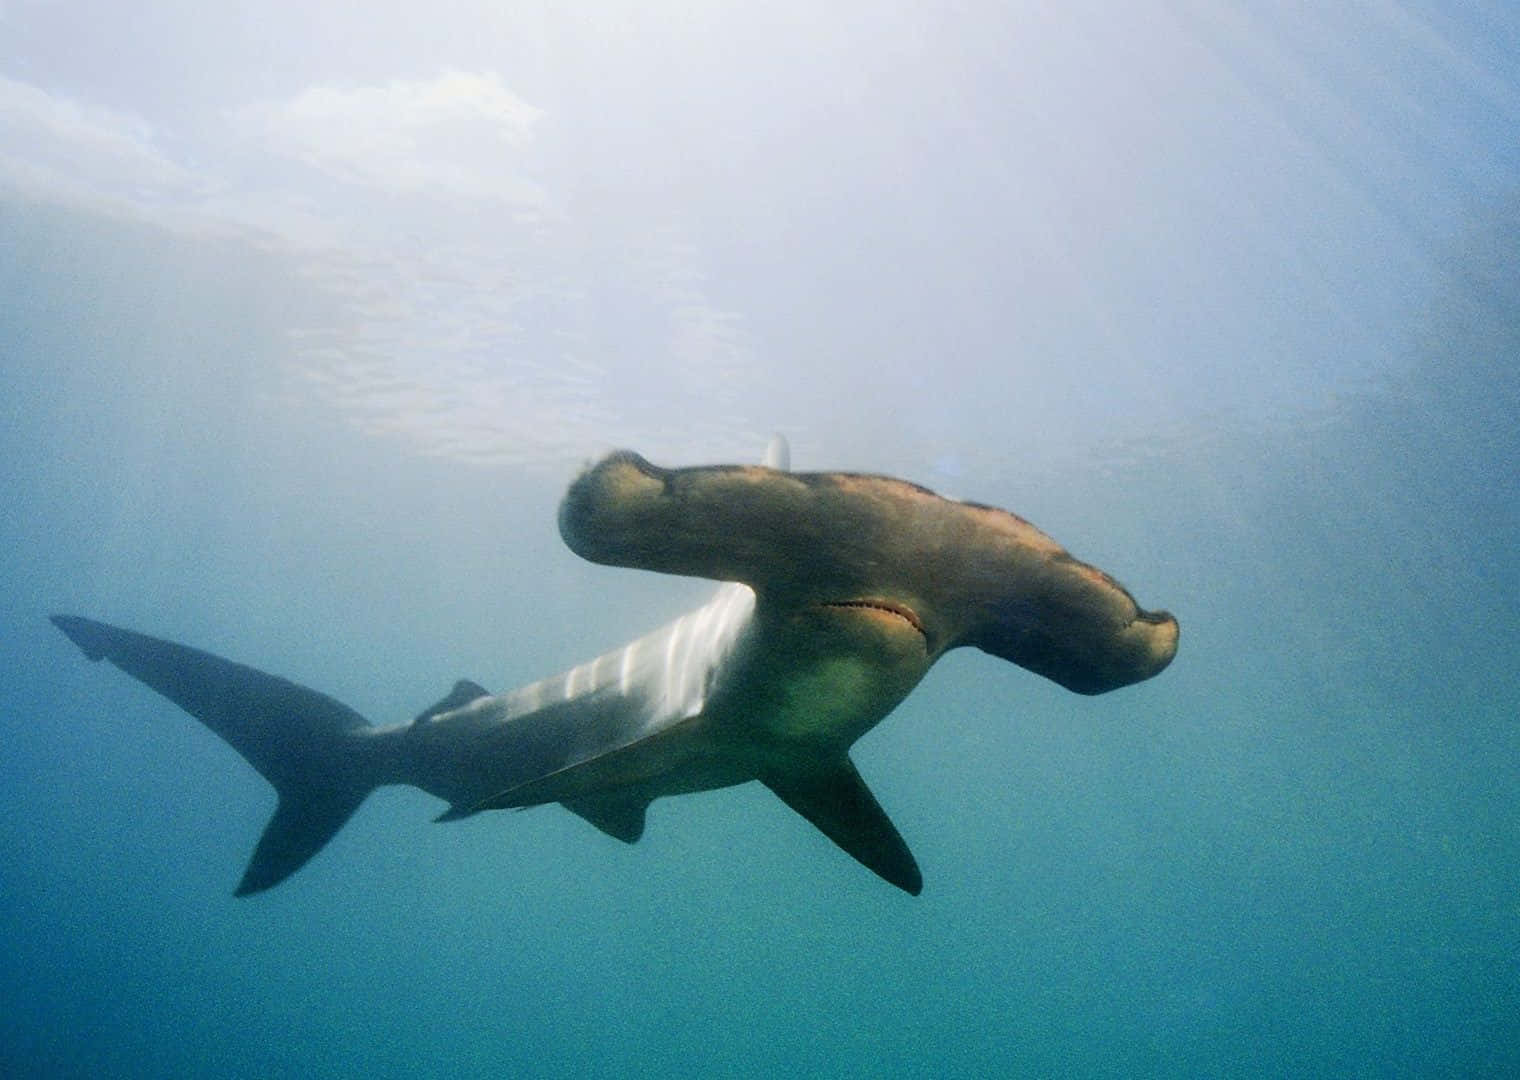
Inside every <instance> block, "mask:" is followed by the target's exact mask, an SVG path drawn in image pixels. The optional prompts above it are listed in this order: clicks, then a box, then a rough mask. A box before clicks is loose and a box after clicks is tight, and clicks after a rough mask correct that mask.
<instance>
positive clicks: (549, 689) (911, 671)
mask: <svg viewBox="0 0 1520 1080" xmlns="http://www.w3.org/2000/svg"><path fill="white" fill-rule="evenodd" d="M559 524H560V532H561V535H562V536H563V537H564V539H565V541H566V543H567V544H568V545H569V546H570V547H571V549H572V550H574V551H576V552H577V553H578V554H580V555H582V556H584V557H586V558H588V559H591V560H592V561H595V562H601V563H606V564H611V565H618V566H629V567H641V568H644V569H651V570H658V571H663V572H666V573H674V574H686V575H694V576H701V577H708V578H713V579H717V580H719V581H722V582H724V584H722V585H721V586H720V587H719V589H718V591H717V593H716V595H715V596H714V597H713V598H712V600H711V601H710V602H709V603H707V604H706V605H704V606H703V607H701V608H698V609H697V610H696V611H693V612H691V613H689V614H687V615H685V616H683V617H681V618H680V619H678V620H676V621H675V622H673V623H670V624H668V625H666V626H664V627H662V628H660V629H658V630H656V631H654V632H652V633H650V634H648V635H646V636H644V637H641V638H639V639H637V640H635V641H633V642H631V643H629V644H628V645H625V646H624V647H622V648H621V649H618V650H616V651H614V652H611V653H607V654H605V655H603V656H600V657H597V658H596V659H594V660H591V661H589V662H587V663H585V664H581V665H579V666H578V667H575V668H573V669H571V670H570V671H567V672H565V673H563V674H560V675H557V676H554V677H552V678H549V679H545V680H543V681H541V682H537V683H533V684H531V685H528V686H524V687H522V688H520V689H517V690H513V691H511V692H509V693H505V694H497V695H493V694H490V693H488V692H487V691H486V690H485V689H484V688H482V687H480V686H478V685H477V684H475V683H473V682H469V681H467V680H461V681H460V682H458V683H456V684H455V686H454V688H453V689H452V690H451V691H450V692H449V694H448V695H447V696H445V697H444V699H443V700H442V701H440V702H438V703H437V704H436V705H434V706H432V707H431V708H429V709H426V710H424V711H423V712H422V713H421V714H420V715H419V716H417V717H416V718H415V719H413V720H411V721H409V722H405V723H401V724H394V725H390V726H372V725H370V724H369V723H368V722H367V721H366V720H365V719H364V718H363V717H361V716H359V715H358V714H357V713H355V712H354V711H353V710H351V709H349V708H347V707H346V706H344V705H342V704H341V703H340V702H337V701H335V700H334V699H332V698H330V697H327V696H326V695H324V694H321V693H318V692H317V691H314V690H310V689H307V688H305V687H301V686H298V685H296V684H294V683H291V682H288V681H287V680H284V679H281V678H279V677H277V676H274V675H269V674H266V673H264V672H261V671H258V670H256V669H254V668H250V667H246V666H244V665H242V664H238V663H235V662H233V661H230V660H226V659H223V658H221V657H218V656H214V655H212V654H210V653H205V652H202V651H200V650H197V649H192V648H190V647H188V646H185V645H179V644H176V643H174V642H169V641H163V640H161V639H158V638H153V637H149V636H147V635H144V634H139V633H136V632H134V631H131V630H125V629H122V628H119V627H114V626H110V625H108V624H105V623H100V622H95V621H93V620H89V619H84V618H81V617H78V616H72V615H55V616H53V622H54V623H55V624H56V625H57V626H58V627H59V628H60V629H61V630H62V631H63V632H64V633H65V634H67V635H68V636H69V638H70V639H71V640H72V641H73V642H74V643H75V644H76V645H77V646H79V648H80V649H81V650H82V651H83V652H84V653H85V655H86V656H87V657H89V658H90V659H92V660H98V659H107V660H109V661H111V662H112V663H113V664H115V665H116V666H117V667H119V668H121V669H122V670H123V671H125V672H127V673H128V674H129V675H132V676H133V677H134V678H137V679H138V680H140V681H142V682H143V683H145V684H147V685H148V686H150V687H151V688H153V689H154V690H156V691H158V692H159V693H161V694H163V695H164V696H165V697H167V698H169V699H170V700H171V701H173V702H175V703H176V704H178V705H180V706H181V707H182V708H184V709H185V710H186V711H187V712H189V713H190V714H191V715H193V716H195V717H196V718H197V719H199V720H201V721H202V722H203V723H205V724H206V725H207V726H208V727H210V728H211V729H212V730H213V731H215V732H216V733H217V734H218V735H220V736H221V737H222V738H223V739H225V740H226V741H227V742H228V743H229V744H231V745H232V746H233V748H234V749H236V750H237V751H238V752H239V753H240V754H242V755H243V757H244V758H245V759H247V760H248V762H249V763H250V764H252V765H253V766H254V767H255V768H256V769H258V771H259V772H260V773H262V774H263V775H264V776H265V778H266V779H268V780H269V781H270V783H271V784H272V785H273V786H274V788H275V790H276V792H277V793H278V796H279V802H278V805H277V807H276V809H275V813H274V816H273V817H272V818H271V820H270V822H269V824H268V826H266V828H265V831H264V834H263V836H262V838H261V839H260V841H259V844H258V846H257V848H256V849H255V852H254V855H253V858H252V860H251V861H250V863H249V865H248V868H247V870H246V872H245V874H244V876H243V879H242V881H241V882H240V884H239V885H238V888H237V895H248V894H252V893H257V892H260V891H262V890H265V889H268V888H271V887H272V886H274V885H277V884H279V883H280V882H281V881H284V880H285V879H286V878H287V877H289V876H290V875H291V874H292V873H294V872H295V871H296V870H298V869H299V868H300V867H301V866H302V865H304V864H305V863H306V862H307V860H309V859H310V858H311V857H312V856H313V855H315V854H316V853H317V852H318V851H319V850H320V849H321V848H322V846H323V845H324V844H326V842H327V841H328V840H329V839H330V838H331V837H332V836H333V835H334V834H335V833H336V832H337V831H338V829H340V828H341V827H342V826H343V824H344V822H346V821H347V820H348V818H349V817H350V816H351V815H352V814H353V813H354V811H355V810H357V809H358V807H359V805H360V803H362V802H363V800H364V798H365V796H366V795H367V794H368V793H369V792H370V791H371V790H373V789H374V788H376V787H378V786H381V785H385V784H410V785H413V786H415V787H418V788H421V789H422V790H424V791H427V792H429V793H430V794H433V795H435V796H437V797H439V798H441V799H443V800H445V801H446V802H447V803H448V804H449V809H448V810H447V811H446V812H445V813H444V814H443V815H442V816H441V818H440V820H452V819H457V818H461V817H465V816H468V815H471V814H474V813H477V812H479V811H482V810H488V809H500V808H508V807H528V806H537V805H542V804H547V803H556V802H557V803H560V804H562V805H564V806H565V807H566V808H567V809H569V810H571V811H573V812H574V813H576V814H578V815H580V816H581V817H582V818H585V819H586V820H587V821H589V822H591V823H592V824H593V825H595V826H596V827H597V828H599V829H601V830H602V831H603V832H606V833H607V834H609V835H611V836H614V837H616V838H617V839H619V840H622V841H624V842H627V843H633V842H635V841H637V840H638V839H639V837H640V836H641V835H642V833H643V831H644V820H645V812H646V810H647V808H648V806H649V804H650V803H651V802H652V801H653V800H655V799H657V798H660V797H663V796H669V795H679V794H683V793H688V792H694V791H703V790H709V789H713V788H720V787H727V786H731V785H734V784H740V783H745V782H748V781H752V780H759V781H760V782H762V783H763V784H765V785H766V786H767V787H769V788H770V789H771V790H772V791H773V792H775V793H776V794H777V795H778V796H779V797H780V798H781V799H782V800H783V801H784V802H786V803H787V805H789V806H791V807H792V808H793V809H794V810H796V811H797V812H798V813H800V814H801V815H802V816H803V817H805V818H807V819H808V820H809V821H811V822H812V823H813V824H814V825H815V826H817V827H818V828H819V829H820V830H821V831H822V832H823V833H824V834H825V835H827V836H828V837H829V839H831V840H833V841H834V842H835V843H836V844H838V845H839V846H840V847H841V848H842V849H843V850H844V851H846V852H848V853H849V854H850V855H851V856H853V857H854V858H856V859H857V860H859V861H860V862H861V863H862V864H864V865H865V866H866V867H868V868H869V869H871V870H872V871H874V872H875V873H876V874H878V875H879V876H880V877H882V878H883V879H885V880H886V881H888V882H891V883H892V884H893V885H896V886H898V887H899V888H901V889H904V890H905V891H907V892H909V893H913V894H917V893H918V892H919V891H920V890H921V889H922V885H923V881H922V876H921V874H920V872H919V868H918V865H917V863H916V862H915V860H914V858H913V856H912V854H911V852H910V851H909V850H908V847H907V845H906V843H905V842H904V841H903V839H902V837H901V836H900V835H899V833H898V831H897V829H896V828H895V827H894V826H893V824H892V822H891V820H890V819H889V818H888V817H887V815H886V813H885V811H883V810H882V808H881V806H880V805H879V804H878V803H877V801H876V799H875V797H874V796H873V795H872V794H871V792H870V790H869V789H868V788H867V787H866V785H865V782H864V781H863V780H862V779H861V777H860V774H859V773H858V772H857V771H856V769H855V766H854V765H853V763H852V762H851V761H850V758H849V749H850V747H851V745H852V744H853V743H854V742H855V741H856V740H857V739H859V738H860V736H862V735H863V734H865V733H866V732H867V731H869V730H870V729H871V728H872V727H874V726H875V725H876V724H877V723H879V722H880V721H881V720H882V719H883V718H885V717H886V716H887V715H888V714H889V713H890V712H891V711H892V710H893V709H894V708H895V707H896V706H897V704H898V703H899V702H900V701H902V699H903V698H904V697H905V696H907V694H908V693H909V692H910V691H911V690H912V689H913V687H914V686H916V685H917V684H918V682H919V681H920V680H921V679H922V678H923V676H924V674H925V673H926V672H927V671H928V670H929V668H930V667H931V666H932V665H933V664H934V662H935V661H936V660H937V659H938V658H939V657H940V656H942V655H943V654H944V653H945V652H946V651H948V650H949V649H952V648H956V647H959V646H963V645H973V646H976V647H979V648H981V649H983V650H984V651H986V652H989V653H991V654H993V655H996V656H1000V657H1002V658H1004V659H1007V660H1011V661H1012V662H1014V663H1017V664H1020V665H1021V666H1023V667H1026V668H1028V669H1030V670H1032V671H1035V672H1037V673H1039V674H1041V675H1044V676H1046V677H1048V678H1051V679H1054V680H1055V681H1056V682H1058V683H1061V684H1062V685H1064V686H1066V687H1067V688H1069V689H1071V690H1074V691H1076V692H1079V693H1086V694H1095V693H1101V692H1104V691H1107V690H1111V689H1114V688H1117V687H1120V686H1124V685H1127V684H1129V683H1133V682H1137V681H1139V680H1142V679H1146V678H1149V677H1150V676H1152V675H1154V674H1156V673H1157V672H1159V671H1160V670H1161V669H1162V668H1164V667H1165V666H1166V665H1167V664H1168V663H1169V662H1170V661H1171V659H1172V657H1173V655H1174V654H1175V652H1176V648H1177V634H1178V628H1177V621H1176V620H1175V619H1174V618H1173V617H1172V616H1171V615H1169V614H1167V613H1165V612H1148V611H1144V610H1142V609H1141V608H1140V607H1139V606H1138V605H1137V604H1136V603H1135V602H1134V600H1133V598H1132V597H1131V596H1130V594H1129V593H1128V592H1127V591H1125V590H1124V589H1123V588H1122V587H1121V586H1120V585H1118V583H1117V582H1115V581H1114V580H1113V579H1112V578H1110V577H1109V576H1108V575H1106V574H1104V573H1103V572H1102V571H1100V570H1097V569H1096V568H1094V567H1091V566H1089V565H1087V564H1085V563H1082V562H1079V561H1078V560H1076V559H1074V558H1072V556H1070V555H1069V554H1068V553H1067V552H1066V551H1065V550H1064V549H1063V548H1061V547H1060V545H1058V544H1056V543H1055V541H1053V540H1051V539H1050V538H1049V537H1048V536H1046V535H1045V534H1044V533H1042V532H1040V531H1039V530H1037V529H1035V528H1034V527H1033V526H1032V525H1030V524H1028V523H1027V522H1025V521H1023V520H1022V519H1020V518H1018V517H1016V516H1014V515H1012V514H1009V513H1007V512H1005V511H1002V510H997V509H994V508H991V507H986V506H980V505H977V504H973V503H962V502H956V501H954V500H949V499H944V498H941V497H940V496H938V495H935V494H934V493H932V492H930V491H928V490H927V489H924V488H921V487H917V486H916V485H913V484H909V483H906V482H904V481H900V480H894V479H891V478H887V477H880V476H870V475H862V474H853V473H802V474H799V473H790V472H788V471H786V469H785V448H784V444H776V445H773V448H772V450H771V452H770V455H769V457H768V464H767V465H766V466H708V467H700V468H687V469H662V468H658V467H656V466H654V465H651V464H650V463H649V462H647V461H645V460H644V459H643V458H641V457H639V456H638V455H636V454H633V453H630V452H626V451H624V452H619V453H616V454H613V455H611V456H609V457H607V458H605V459H604V460H602V461H601V462H600V463H598V464H597V465H595V466H594V467H592V468H591V469H589V470H588V471H587V472H585V473H583V474H582V475H581V476H580V477H579V478H578V479H577V480H576V481H575V482H574V483H573V484H572V485H571V487H570V490H569V492H568V493H567V494H566V496H565V499H564V501H563V503H562V504H561V507H560V515H559Z"/></svg>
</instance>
